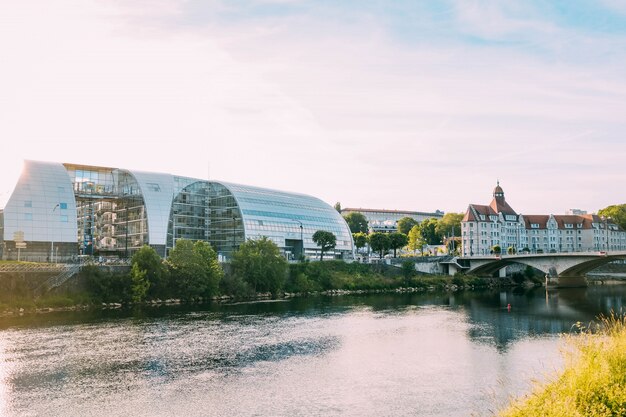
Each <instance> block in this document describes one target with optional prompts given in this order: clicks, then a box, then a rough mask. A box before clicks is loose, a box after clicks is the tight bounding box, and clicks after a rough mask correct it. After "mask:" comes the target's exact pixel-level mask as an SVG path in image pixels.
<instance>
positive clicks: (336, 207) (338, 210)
mask: <svg viewBox="0 0 626 417" xmlns="http://www.w3.org/2000/svg"><path fill="white" fill-rule="evenodd" d="M333 207H335V210H337V212H338V213H341V203H340V202H339V201H337V202H336V203H335V205H334V206H333Z"/></svg>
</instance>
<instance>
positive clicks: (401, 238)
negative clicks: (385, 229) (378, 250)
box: [389, 232, 409, 258]
mask: <svg viewBox="0 0 626 417" xmlns="http://www.w3.org/2000/svg"><path fill="white" fill-rule="evenodd" d="M407 243H409V238H408V237H407V235H405V234H404V233H399V232H394V233H389V248H390V249H393V257H394V258H395V257H396V250H397V249H400V248H403V247H405V246H406V244H407Z"/></svg>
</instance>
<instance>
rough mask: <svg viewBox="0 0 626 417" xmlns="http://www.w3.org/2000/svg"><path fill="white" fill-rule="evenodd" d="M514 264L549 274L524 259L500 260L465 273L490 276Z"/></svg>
mask: <svg viewBox="0 0 626 417" xmlns="http://www.w3.org/2000/svg"><path fill="white" fill-rule="evenodd" d="M514 264H518V265H526V266H530V267H532V268H535V269H537V270H539V271H541V272H543V273H544V274H547V273H548V272H549V271H547V270H545V268H542V267H541V266H539V265H537V264H536V263H535V262H532V260H526V259H500V260H496V261H494V262H489V263H486V264H482V265H479V266H477V267H476V268H470V269H469V271H467V272H468V273H470V274H475V275H489V276H491V275H493V274H495V273H496V272H498V271H499V270H501V269H502V268H504V267H507V266H509V265H514Z"/></svg>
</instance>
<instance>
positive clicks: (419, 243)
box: [408, 224, 425, 253]
mask: <svg viewBox="0 0 626 417" xmlns="http://www.w3.org/2000/svg"><path fill="white" fill-rule="evenodd" d="M408 238H409V249H410V250H412V251H413V253H415V251H417V250H418V249H419V250H420V251H421V250H422V247H423V246H424V245H425V242H424V239H423V238H422V231H421V230H420V226H419V224H416V225H415V226H413V227H412V228H411V230H410V231H409V236H408Z"/></svg>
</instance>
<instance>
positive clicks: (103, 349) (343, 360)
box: [0, 286, 626, 417]
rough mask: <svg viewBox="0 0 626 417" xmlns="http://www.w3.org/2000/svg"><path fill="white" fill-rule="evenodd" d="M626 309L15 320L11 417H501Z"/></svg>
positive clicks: (417, 301)
mask: <svg viewBox="0 0 626 417" xmlns="http://www.w3.org/2000/svg"><path fill="white" fill-rule="evenodd" d="M625 303H626V286H591V287H589V288H587V289H562V290H550V291H549V292H547V293H546V291H545V290H544V289H536V290H531V291H518V292H515V291H502V292H464V293H453V294H438V295H435V294H413V295H405V294H397V295H396V294H393V295H387V294H385V295H383V294H380V295H371V296H342V297H316V298H308V299H295V300H290V301H278V302H257V303H237V304H229V305H207V306H193V308H189V307H154V308H143V309H142V310H134V311H133V310H126V311H125V310H121V311H120V310H111V311H97V312H88V313H86V312H82V313H78V312H65V313H49V314H44V315H36V316H35V315H33V316H23V317H16V318H11V319H9V318H2V319H0V415H1V416H81V417H82V416H469V415H491V414H492V413H493V412H495V411H496V410H497V409H499V408H500V407H501V406H502V405H503V404H505V403H506V401H507V399H508V398H509V397H510V396H511V395H519V394H521V393H524V392H526V391H527V390H528V389H529V388H530V386H531V381H532V380H533V379H543V378H545V376H546V375H549V374H551V373H553V372H554V371H555V370H558V369H559V368H560V367H561V366H562V362H561V359H560V354H559V349H560V346H562V344H563V343H564V341H563V337H562V336H560V335H561V334H563V333H565V334H567V333H569V332H570V331H571V330H572V325H573V324H574V323H576V322H577V321H580V322H584V323H586V322H589V321H590V320H592V319H593V318H594V317H596V316H597V315H598V314H600V313H607V312H609V311H611V310H615V311H619V310H620V309H621V307H622V306H623V305H624V304H625ZM508 304H511V310H510V311H508V309H507V305H508Z"/></svg>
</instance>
